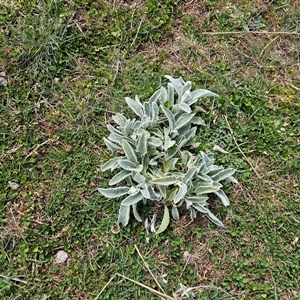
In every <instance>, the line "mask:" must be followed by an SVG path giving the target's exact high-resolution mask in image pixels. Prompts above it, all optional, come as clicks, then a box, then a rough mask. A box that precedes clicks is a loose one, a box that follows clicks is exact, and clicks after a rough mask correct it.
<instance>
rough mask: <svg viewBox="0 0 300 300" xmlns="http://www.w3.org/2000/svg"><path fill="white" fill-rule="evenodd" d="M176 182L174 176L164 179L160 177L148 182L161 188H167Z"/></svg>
mask: <svg viewBox="0 0 300 300" xmlns="http://www.w3.org/2000/svg"><path fill="white" fill-rule="evenodd" d="M176 182H177V179H176V177H175V176H165V177H160V178H155V179H152V180H150V183H151V184H157V185H163V186H168V185H171V184H174V183H176Z"/></svg>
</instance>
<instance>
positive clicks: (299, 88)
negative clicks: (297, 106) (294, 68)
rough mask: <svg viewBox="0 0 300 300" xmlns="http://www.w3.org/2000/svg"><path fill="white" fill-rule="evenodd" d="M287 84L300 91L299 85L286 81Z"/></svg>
mask: <svg viewBox="0 0 300 300" xmlns="http://www.w3.org/2000/svg"><path fill="white" fill-rule="evenodd" d="M285 83H286V84H287V85H289V86H290V87H291V88H293V89H295V90H296V91H300V88H298V87H297V86H295V85H293V84H292V83H290V82H288V81H286V82H285Z"/></svg>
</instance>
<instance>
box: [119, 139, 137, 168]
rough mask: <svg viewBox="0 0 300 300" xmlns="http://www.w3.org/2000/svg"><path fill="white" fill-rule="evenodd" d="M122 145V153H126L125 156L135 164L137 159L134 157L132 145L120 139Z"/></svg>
mask: <svg viewBox="0 0 300 300" xmlns="http://www.w3.org/2000/svg"><path fill="white" fill-rule="evenodd" d="M122 146H123V150H124V153H125V155H126V157H127V158H128V159H129V160H130V161H131V162H133V163H135V164H137V163H138V161H137V158H136V155H135V153H134V151H133V149H132V147H131V146H130V144H129V143H128V142H127V141H126V140H123V141H122Z"/></svg>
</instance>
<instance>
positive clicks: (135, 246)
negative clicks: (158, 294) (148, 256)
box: [134, 245, 166, 294]
mask: <svg viewBox="0 0 300 300" xmlns="http://www.w3.org/2000/svg"><path fill="white" fill-rule="evenodd" d="M134 248H135V250H136V251H137V253H138V255H139V257H140V258H141V259H142V261H143V263H144V265H145V267H146V269H147V270H148V272H149V273H150V275H151V276H152V278H153V279H154V281H155V282H156V284H157V286H158V287H159V288H160V290H161V291H162V292H163V293H164V294H165V293H166V292H165V291H164V289H163V288H162V287H161V285H160V284H159V282H158V280H157V279H156V277H155V276H154V275H153V273H152V271H151V270H150V268H149V265H148V264H147V263H146V261H145V260H144V258H143V256H142V254H141V252H140V250H139V248H138V247H137V245H134Z"/></svg>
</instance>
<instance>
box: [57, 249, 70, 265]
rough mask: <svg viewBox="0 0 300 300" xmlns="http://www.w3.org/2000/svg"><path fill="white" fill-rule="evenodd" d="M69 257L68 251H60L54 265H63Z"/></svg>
mask: <svg viewBox="0 0 300 300" xmlns="http://www.w3.org/2000/svg"><path fill="white" fill-rule="evenodd" d="M68 257H69V255H68V253H67V252H66V251H63V250H60V251H58V252H57V253H56V256H55V260H54V264H55V265H57V264H61V263H63V262H65V261H66V260H67V259H68Z"/></svg>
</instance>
